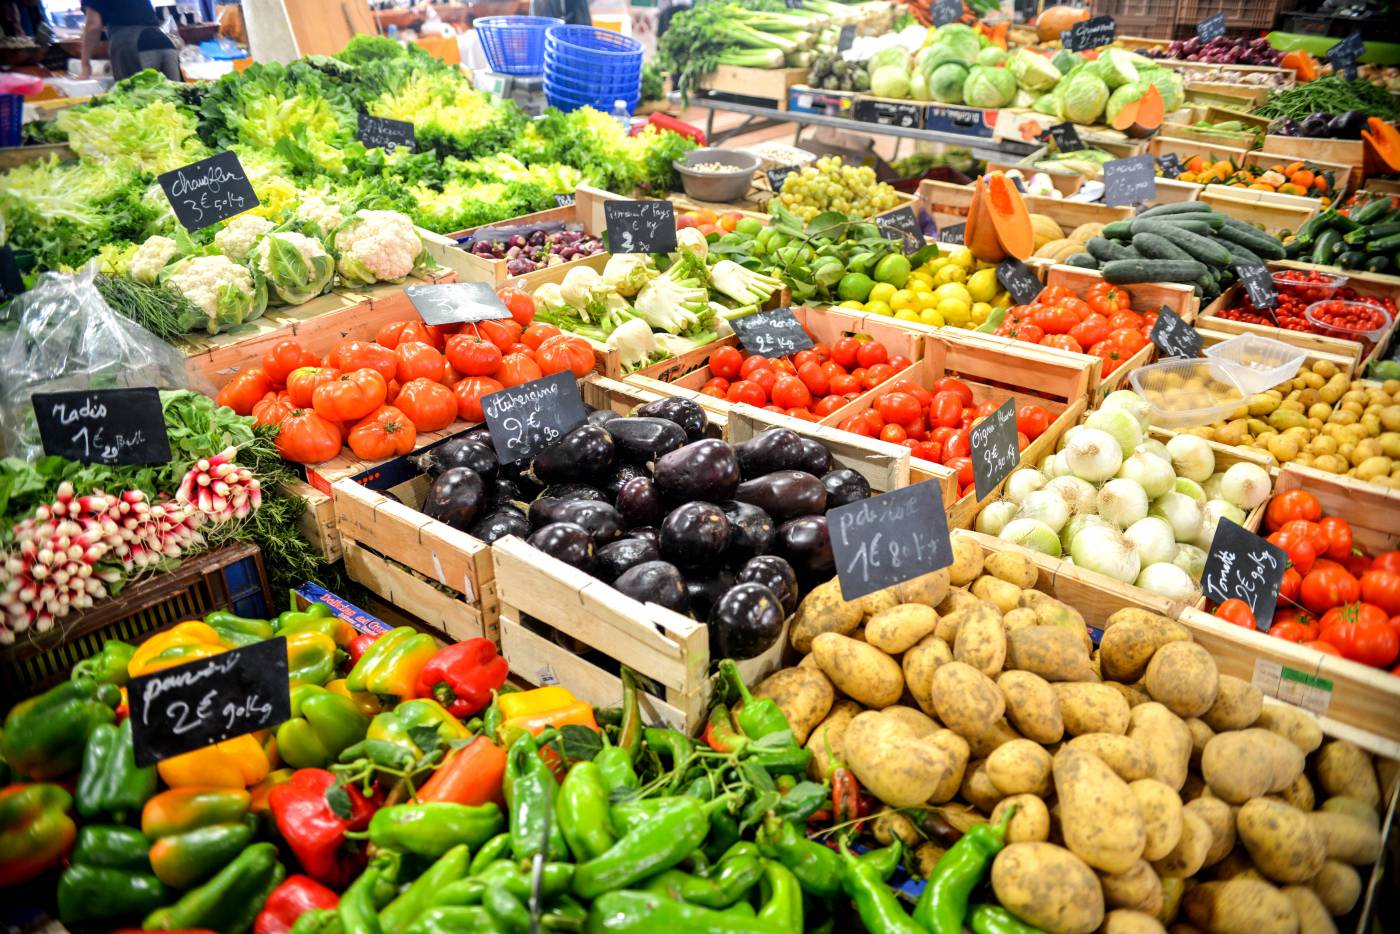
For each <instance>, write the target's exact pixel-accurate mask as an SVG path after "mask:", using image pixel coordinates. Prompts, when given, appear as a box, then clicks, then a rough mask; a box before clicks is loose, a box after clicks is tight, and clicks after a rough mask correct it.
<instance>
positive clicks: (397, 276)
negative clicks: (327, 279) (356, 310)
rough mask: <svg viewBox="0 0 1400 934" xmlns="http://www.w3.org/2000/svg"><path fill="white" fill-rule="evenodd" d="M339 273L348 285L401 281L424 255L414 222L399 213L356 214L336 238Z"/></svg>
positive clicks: (371, 212) (368, 212) (362, 212)
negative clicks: (351, 283) (420, 256)
mask: <svg viewBox="0 0 1400 934" xmlns="http://www.w3.org/2000/svg"><path fill="white" fill-rule="evenodd" d="M335 249H336V252H337V253H338V254H339V255H340V259H339V262H338V264H337V266H338V268H339V270H340V274H341V275H342V276H344V277H345V278H346V279H348V280H349V281H351V282H354V283H357V284H361V285H372V284H374V283H375V282H401V281H403V280H404V279H405V278H407V277H408V274H409V273H411V272H412V271H413V268H414V266H415V265H416V264H417V262H418V257H419V254H421V253H422V252H423V242H422V241H421V240H420V239H419V238H418V231H417V230H416V229H415V228H414V226H413V221H412V220H410V219H409V217H408V216H407V215H405V214H400V213H399V212H398V211H359V212H357V213H356V214H355V216H354V217H353V218H352V219H351V220H350V223H348V224H346V225H345V226H344V227H342V228H341V229H340V231H339V232H338V233H337V234H336V235H335Z"/></svg>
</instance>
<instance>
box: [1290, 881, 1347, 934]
mask: <svg viewBox="0 0 1400 934" xmlns="http://www.w3.org/2000/svg"><path fill="white" fill-rule="evenodd" d="M1283 894H1284V895H1285V896H1286V897H1287V898H1288V900H1289V902H1291V903H1292V904H1293V911H1294V912H1295V913H1296V914H1297V915H1298V934H1337V925H1336V924H1335V923H1333V921H1332V916H1331V915H1330V914H1328V913H1327V906H1326V905H1324V904H1323V903H1322V899H1320V898H1318V897H1317V893H1316V892H1314V891H1313V890H1312V889H1310V888H1308V887H1306V886H1302V885H1289V886H1285V887H1284V889H1283Z"/></svg>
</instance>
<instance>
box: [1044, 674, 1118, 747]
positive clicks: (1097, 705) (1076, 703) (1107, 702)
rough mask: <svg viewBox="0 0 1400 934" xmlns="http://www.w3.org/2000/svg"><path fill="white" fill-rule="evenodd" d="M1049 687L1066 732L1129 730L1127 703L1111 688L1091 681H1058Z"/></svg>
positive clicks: (1076, 733)
mask: <svg viewBox="0 0 1400 934" xmlns="http://www.w3.org/2000/svg"><path fill="white" fill-rule="evenodd" d="M1051 687H1052V688H1054V690H1055V696H1056V697H1057V698H1058V699H1059V701H1060V717H1061V718H1062V719H1063V720H1064V723H1065V732H1066V733H1070V734H1073V735H1075V736H1078V735H1080V734H1082V733H1126V732H1127V731H1128V722H1129V718H1130V712H1129V708H1128V702H1127V701H1125V700H1124V699H1123V695H1122V694H1119V693H1118V692H1117V691H1115V690H1114V689H1113V688H1111V687H1108V686H1107V685H1105V684H1095V683H1091V682H1059V683H1056V684H1053V685H1051Z"/></svg>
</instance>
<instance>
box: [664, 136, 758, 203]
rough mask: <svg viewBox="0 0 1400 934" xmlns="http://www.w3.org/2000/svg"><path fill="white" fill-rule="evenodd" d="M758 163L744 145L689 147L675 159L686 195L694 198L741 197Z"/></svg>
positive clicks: (727, 198)
mask: <svg viewBox="0 0 1400 934" xmlns="http://www.w3.org/2000/svg"><path fill="white" fill-rule="evenodd" d="M758 166H759V159H758V156H755V155H754V154H753V153H751V152H748V151H746V150H743V149H714V148H707V149H692V150H691V151H690V152H688V153H686V154H685V156H684V157H682V158H680V159H677V160H676V161H675V167H676V171H677V172H679V173H680V175H681V184H682V186H683V187H684V188H685V193H686V195H688V196H689V197H691V198H694V199H695V200H697V201H739V200H741V199H742V198H743V197H744V195H746V194H748V191H749V188H750V187H751V186H752V184H753V173H754V172H756V171H757V170H758Z"/></svg>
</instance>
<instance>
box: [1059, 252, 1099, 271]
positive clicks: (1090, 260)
mask: <svg viewBox="0 0 1400 934" xmlns="http://www.w3.org/2000/svg"><path fill="white" fill-rule="evenodd" d="M1065 265H1066V266H1079V267H1081V268H1083V269H1098V268H1099V261H1098V260H1096V259H1094V257H1093V256H1091V255H1089V254H1088V253H1075V254H1074V255H1073V256H1071V257H1070V258H1069V259H1067V260H1065Z"/></svg>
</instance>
